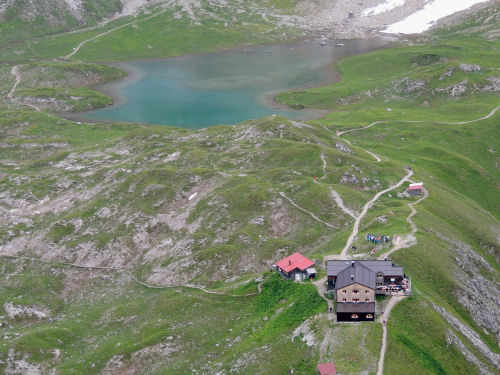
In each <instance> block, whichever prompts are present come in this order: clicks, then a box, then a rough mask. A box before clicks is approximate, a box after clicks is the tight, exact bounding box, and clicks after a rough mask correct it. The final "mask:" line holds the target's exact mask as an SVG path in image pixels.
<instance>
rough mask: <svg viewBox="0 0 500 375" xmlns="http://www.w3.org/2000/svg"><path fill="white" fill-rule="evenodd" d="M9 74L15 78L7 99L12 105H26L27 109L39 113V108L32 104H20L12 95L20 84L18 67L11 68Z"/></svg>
mask: <svg viewBox="0 0 500 375" xmlns="http://www.w3.org/2000/svg"><path fill="white" fill-rule="evenodd" d="M10 74H12V75H13V76H14V77H16V81H15V82H14V85H13V86H12V88H11V89H10V91H9V93H8V94H7V98H8V99H9V100H10V101H11V102H12V103H13V104H21V105H27V106H28V107H30V108H33V109H34V110H35V111H37V112H40V107H38V106H36V105H34V104H29V103H22V102H20V101H19V100H17V99H16V98H15V97H14V93H15V92H16V89H17V86H18V85H19V84H20V83H21V72H20V71H19V65H16V66H13V67H12V69H11V70H10Z"/></svg>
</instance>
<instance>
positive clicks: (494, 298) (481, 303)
mask: <svg viewBox="0 0 500 375" xmlns="http://www.w3.org/2000/svg"><path fill="white" fill-rule="evenodd" d="M453 249H454V250H455V253H456V255H455V261H456V262H457V265H458V266H459V269H460V271H461V272H457V273H456V274H455V275H456V277H457V282H458V283H459V285H461V286H462V288H459V289H457V291H456V296H457V299H458V301H459V302H460V303H461V304H462V305H463V306H464V307H465V308H466V309H467V310H468V311H469V313H470V314H471V316H472V318H473V319H474V321H475V322H476V324H477V325H479V326H481V327H484V328H486V329H489V330H490V331H492V332H493V333H494V334H495V336H496V339H497V342H499V343H500V311H499V310H498V306H500V291H499V289H498V285H496V284H495V282H494V281H491V280H494V277H493V275H492V274H493V273H494V270H493V268H492V267H491V265H490V264H489V263H488V262H487V261H486V260H485V259H484V258H483V257H482V256H481V255H479V254H477V253H476V252H475V251H474V250H472V248H471V247H470V246H468V245H467V244H465V243H463V242H460V241H455V242H454V243H453ZM486 275H490V276H491V277H488V278H487V277H486Z"/></svg>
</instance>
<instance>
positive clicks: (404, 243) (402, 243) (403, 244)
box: [377, 189, 429, 260]
mask: <svg viewBox="0 0 500 375" xmlns="http://www.w3.org/2000/svg"><path fill="white" fill-rule="evenodd" d="M423 190H424V195H423V196H422V197H421V198H420V199H418V200H416V201H415V202H412V203H408V207H410V209H411V212H410V214H409V215H408V217H407V218H406V222H407V223H408V224H410V226H411V232H410V234H408V235H407V236H406V237H404V238H401V237H400V238H399V239H398V241H397V242H396V243H395V244H394V247H393V248H392V249H390V250H389V251H387V252H386V253H383V254H381V255H380V256H379V257H378V258H377V259H378V260H382V259H384V258H387V257H388V256H389V255H391V254H392V253H395V252H396V251H398V250H401V249H404V248H407V247H410V246H413V245H411V242H412V241H413V240H414V235H415V233H417V230H418V228H417V226H416V224H415V223H414V222H413V220H412V219H411V218H412V217H413V216H415V214H416V213H417V210H416V209H415V207H413V206H414V205H416V204H417V203H420V202H422V201H423V200H424V199H427V197H428V196H429V192H428V191H427V190H426V189H423Z"/></svg>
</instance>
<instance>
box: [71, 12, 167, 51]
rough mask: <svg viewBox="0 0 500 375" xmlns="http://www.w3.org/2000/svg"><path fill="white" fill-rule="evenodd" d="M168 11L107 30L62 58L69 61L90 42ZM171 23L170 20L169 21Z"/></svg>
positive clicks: (85, 41) (87, 40) (82, 43)
mask: <svg viewBox="0 0 500 375" xmlns="http://www.w3.org/2000/svg"><path fill="white" fill-rule="evenodd" d="M168 10H169V9H168V8H167V9H163V10H161V11H159V12H158V13H155V14H153V15H151V16H149V17H146V18H143V19H141V20H137V19H136V20H133V21H131V22H127V23H125V24H123V25H120V26H116V27H114V28H112V29H109V30H107V31H105V32H103V33H101V34H98V35H95V36H93V37H92V38H89V39H86V40H84V41H83V42H81V43H80V44H78V45H77V46H76V47H74V48H73V51H72V52H71V53H70V54H68V55H66V56H63V57H61V58H62V59H64V60H69V59H70V58H71V57H72V56H74V55H75V54H76V53H78V51H79V50H80V48H82V47H83V46H84V45H85V44H87V43H88V42H92V41H94V40H96V39H99V38H100V37H102V36H105V35H107V34H110V33H112V32H113V31H116V30H119V29H123V28H124V27H127V26H130V25H133V24H134V23H138V22H142V21H148V20H150V19H152V18H154V17H157V16H159V15H160V14H163V13H165V12H167V11H168ZM169 21H170V20H169Z"/></svg>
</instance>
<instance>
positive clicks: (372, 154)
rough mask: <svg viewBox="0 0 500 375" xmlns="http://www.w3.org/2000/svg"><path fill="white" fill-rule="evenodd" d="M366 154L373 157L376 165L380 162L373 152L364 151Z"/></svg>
mask: <svg viewBox="0 0 500 375" xmlns="http://www.w3.org/2000/svg"><path fill="white" fill-rule="evenodd" d="M365 152H366V153H368V154H370V155H371V156H373V158H374V159H375V160H376V161H377V163H380V162H381V161H382V159H380V158H379V157H378V156H377V155H375V154H374V153H373V152H371V151H368V150H365Z"/></svg>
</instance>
